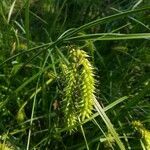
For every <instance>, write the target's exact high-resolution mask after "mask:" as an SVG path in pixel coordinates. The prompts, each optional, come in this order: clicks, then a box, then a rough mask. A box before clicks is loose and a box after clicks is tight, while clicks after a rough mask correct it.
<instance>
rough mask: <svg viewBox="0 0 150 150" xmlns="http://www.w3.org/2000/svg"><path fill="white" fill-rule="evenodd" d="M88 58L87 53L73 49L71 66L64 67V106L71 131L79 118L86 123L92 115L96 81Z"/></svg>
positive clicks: (66, 120) (67, 123) (70, 60)
mask: <svg viewBox="0 0 150 150" xmlns="http://www.w3.org/2000/svg"><path fill="white" fill-rule="evenodd" d="M88 57H89V56H88V55H87V54H86V52H85V51H83V50H80V49H73V50H71V51H70V55H69V62H70V64H69V65H68V66H67V65H66V66H65V65H63V71H64V72H65V77H66V84H65V85H66V86H65V88H64V99H63V102H62V105H63V113H64V117H65V122H66V126H67V127H68V129H69V130H73V129H75V127H76V124H77V123H78V117H79V119H80V120H81V121H84V120H85V118H89V117H90V115H91V114H92V110H93V104H94V103H93V100H94V99H95V79H94V73H93V67H92V65H91V63H90V62H89V60H88Z"/></svg>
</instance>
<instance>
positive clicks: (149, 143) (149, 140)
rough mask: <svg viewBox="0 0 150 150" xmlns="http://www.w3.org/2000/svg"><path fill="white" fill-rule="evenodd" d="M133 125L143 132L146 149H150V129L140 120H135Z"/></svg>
mask: <svg viewBox="0 0 150 150" xmlns="http://www.w3.org/2000/svg"><path fill="white" fill-rule="evenodd" d="M132 125H133V126H134V127H135V129H136V130H137V131H138V132H139V133H140V134H141V137H142V141H143V142H144V145H145V148H146V150H150V131H149V130H147V129H146V128H145V127H144V126H143V124H142V123H141V122H140V121H133V122H132Z"/></svg>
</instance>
